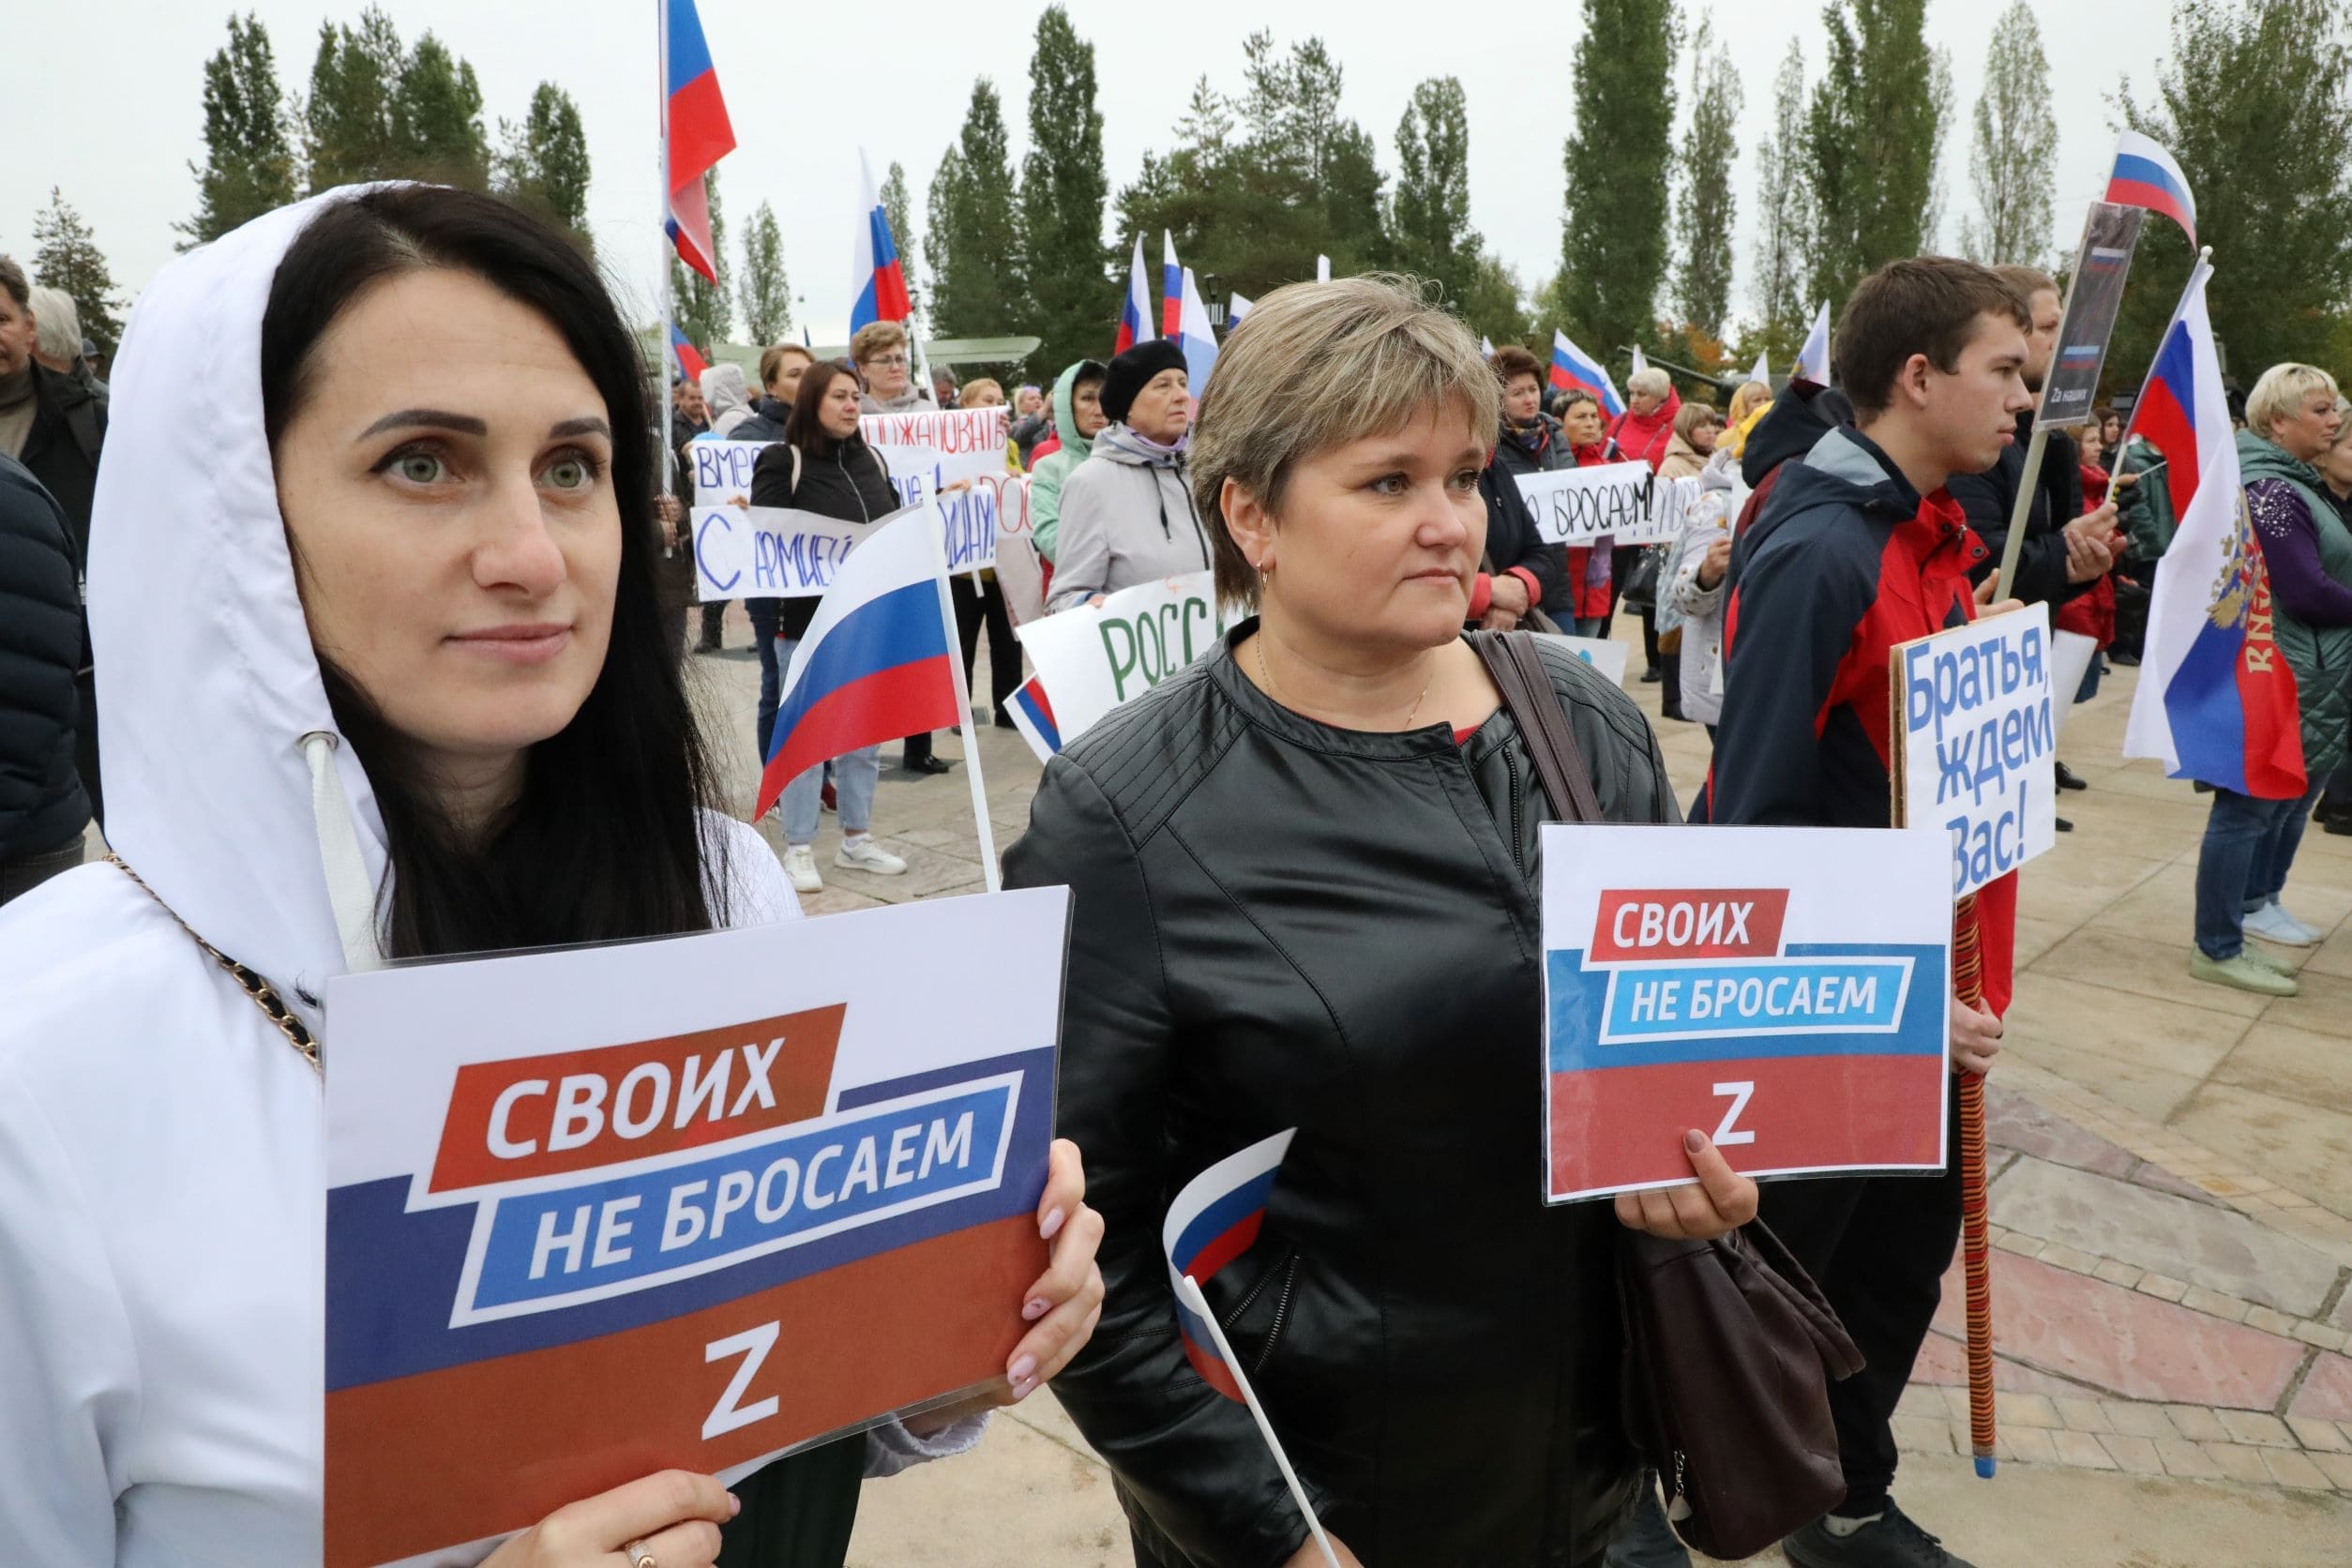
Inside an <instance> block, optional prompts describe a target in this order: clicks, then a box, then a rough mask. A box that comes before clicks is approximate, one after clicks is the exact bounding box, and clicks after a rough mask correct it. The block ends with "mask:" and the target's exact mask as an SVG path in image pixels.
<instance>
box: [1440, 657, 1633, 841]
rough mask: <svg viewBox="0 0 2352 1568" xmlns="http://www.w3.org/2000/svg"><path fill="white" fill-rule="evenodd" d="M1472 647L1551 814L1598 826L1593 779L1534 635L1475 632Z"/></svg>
mask: <svg viewBox="0 0 2352 1568" xmlns="http://www.w3.org/2000/svg"><path fill="white" fill-rule="evenodd" d="M1470 646H1472V647H1473V648H1476V649H1477V650H1478V656H1479V657H1480V658H1481V659H1484V660H1485V664H1486V673H1487V674H1489V675H1491V676H1493V677H1494V682H1495V688H1496V689H1497V690H1498V691H1500V692H1501V693H1502V705H1503V706H1504V707H1505V708H1508V709H1509V710H1510V711H1511V719H1512V722H1513V723H1515V724H1516V725H1517V726H1518V727H1519V738H1520V739H1521V740H1523V741H1525V742H1526V743H1527V749H1528V755H1529V756H1530V757H1531V758H1533V759H1534V761H1535V773H1536V776H1537V777H1539V778H1541V779H1542V780H1543V781H1544V793H1545V796H1547V797H1548V798H1549V799H1550V801H1551V803H1552V812H1553V814H1554V815H1555V816H1556V817H1557V818H1559V820H1560V821H1561V822H1599V821H1600V820H1601V802H1600V798H1599V797H1598V796H1596V795H1595V794H1594V793H1593V792H1592V776H1591V771H1590V770H1589V769H1587V768H1586V766H1585V761H1584V752H1583V750H1582V748H1580V747H1579V746H1577V745H1576V734H1575V732H1574V731H1571V730H1570V729H1569V728H1568V717H1567V716H1566V715H1565V714H1563V713H1561V712H1560V694H1559V693H1557V692H1555V691H1554V690H1553V689H1552V678H1551V674H1550V672H1549V671H1546V670H1545V668H1544V656H1543V655H1541V654H1539V653H1537V652H1536V651H1535V638H1534V635H1533V634H1532V633H1530V632H1524V631H1504V632H1473V633H1472V634H1471V635H1470Z"/></svg>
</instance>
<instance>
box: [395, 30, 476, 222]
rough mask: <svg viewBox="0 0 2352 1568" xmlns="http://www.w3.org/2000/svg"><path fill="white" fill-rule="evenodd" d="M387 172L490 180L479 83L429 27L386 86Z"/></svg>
mask: <svg viewBox="0 0 2352 1568" xmlns="http://www.w3.org/2000/svg"><path fill="white" fill-rule="evenodd" d="M388 172H389V173H395V174H400V175H405V176H407V177H410V178H415V179H429V180H434V181H437V182H439V183H441V184H444V185H457V186H463V187H465V188H467V189H470V190H482V189H486V188H489V185H490V138H489V137H488V136H487V135H486V134H484V132H483V129H482V84H481V83H480V81H479V80H478V79H477V78H476V77H475V74H474V66H473V63H472V62H471V61H467V60H461V59H460V58H458V57H457V56H456V55H454V54H452V53H449V50H448V46H447V45H445V44H444V43H443V42H442V41H441V40H440V39H439V38H435V37H433V35H432V34H431V33H430V32H428V33H426V34H424V35H423V36H422V37H420V38H418V39H417V40H416V45H415V48H414V49H412V50H410V51H409V53H408V58H407V59H406V60H404V61H402V62H401V68H400V81H399V83H398V84H397V85H396V86H395V87H394V88H393V91H392V157H391V159H390V168H389V170H388Z"/></svg>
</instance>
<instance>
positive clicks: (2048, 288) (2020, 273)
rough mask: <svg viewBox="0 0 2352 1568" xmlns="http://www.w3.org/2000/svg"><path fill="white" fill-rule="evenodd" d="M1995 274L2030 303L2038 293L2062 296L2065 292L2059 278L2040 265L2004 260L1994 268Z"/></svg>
mask: <svg viewBox="0 0 2352 1568" xmlns="http://www.w3.org/2000/svg"><path fill="white" fill-rule="evenodd" d="M1993 276H1994V277H1996V278H1998V279H2000V280H2001V281H2002V282H2004V283H2006V284H2008V285H2009V286H2010V287H2011V288H2013V289H2014V290H2016V291H2017V297H2018V298H2020V299H2022V300H2024V301H2025V302H2026V303H2027V304H2028V305H2031V304H2032V303H2033V296H2034V295H2035V294H2058V295H2059V296H2060V297H2061V298H2062V297H2064V294H2065V291H2064V290H2062V289H2060V288H2059V287H2058V279H2055V278H2053V277H2051V276H2050V275H2049V274H2048V273H2046V272H2044V271H2043V270H2042V269H2041V268H2040V267H2038V266H2027V265H2025V264H2022V263H2018V262H2003V263H2002V264H2000V265H1998V266H1997V267H1995V268H1994V269H1993Z"/></svg>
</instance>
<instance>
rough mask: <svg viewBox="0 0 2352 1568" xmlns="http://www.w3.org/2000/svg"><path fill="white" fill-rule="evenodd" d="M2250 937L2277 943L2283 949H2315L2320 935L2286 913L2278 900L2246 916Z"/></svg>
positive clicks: (2271, 901)
mask: <svg viewBox="0 0 2352 1568" xmlns="http://www.w3.org/2000/svg"><path fill="white" fill-rule="evenodd" d="M2245 930H2246V934H2247V935H2248V936H2252V937H2260V938H2261V939H2262V940H2263V941H2265V942H2277V943H2278V944H2279V945H2280V946H2282V947H2315V946H2317V945H2318V943H2319V933H2318V932H2317V931H2314V930H2313V929H2312V928H2311V927H2309V926H2306V925H2304V924H2303V923H2302V922H2301V921H2299V920H2298V919H2296V918H2295V917H2294V916H2293V915H2291V914H2289V913H2287V912H2286V907H2285V906H2284V905H2283V904H2281V903H2280V902H2279V901H2278V900H2277V899H2276V898H2273V899H2271V900H2270V901H2269V903H2267V904H2265V905H2263V906H2262V907H2261V908H2260V909H2258V910H2256V911H2254V912H2253V913H2252V914H2249V915H2247V916H2246V919H2245Z"/></svg>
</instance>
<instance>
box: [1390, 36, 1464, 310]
mask: <svg viewBox="0 0 2352 1568" xmlns="http://www.w3.org/2000/svg"><path fill="white" fill-rule="evenodd" d="M1396 165H1397V175H1396V194H1395V198H1394V200H1392V201H1391V202H1390V204H1389V242H1390V244H1391V245H1392V246H1393V247H1394V248H1395V257H1396V264H1397V266H1398V267H1399V268H1401V269H1402V270H1404V271H1406V272H1409V273H1411V274H1413V275H1414V276H1416V277H1420V278H1427V279H1434V280H1435V281H1436V282H1437V283H1438V284H1439V285H1440V287H1441V288H1442V289H1443V290H1444V298H1445V302H1446V303H1447V304H1448V305H1449V306H1451V307H1453V308H1454V309H1457V310H1459V309H1463V308H1464V306H1465V304H1466V302H1467V301H1468V299H1469V296H1470V294H1471V292H1472V290H1473V288H1474V287H1475V285H1476V284H1477V282H1478V280H1479V279H1478V275H1479V264H1480V259H1481V258H1480V248H1481V245H1482V241H1481V239H1480V236H1479V233H1478V231H1477V230H1476V229H1474V228H1472V227H1471V226H1470V110H1469V106H1468V104H1467V103H1466V102H1465V100H1464V98H1463V95H1462V83H1461V81H1460V79H1459V78H1457V77H1452V76H1433V77H1431V78H1430V79H1429V80H1427V81H1426V82H1424V83H1421V84H1420V85H1419V86H1417V87H1415V88H1414V89H1413V96H1412V99H1411V101H1410V103H1408V104H1407V105H1406V107H1405V116H1404V118H1403V119H1401V120H1399V121H1398V122H1397V124H1396Z"/></svg>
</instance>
